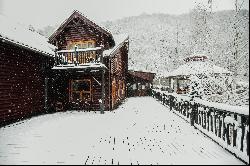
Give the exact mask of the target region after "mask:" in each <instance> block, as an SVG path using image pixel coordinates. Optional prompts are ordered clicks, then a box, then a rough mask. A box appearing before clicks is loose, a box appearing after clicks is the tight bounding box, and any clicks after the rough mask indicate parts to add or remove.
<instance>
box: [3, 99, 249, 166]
mask: <svg viewBox="0 0 250 166" xmlns="http://www.w3.org/2000/svg"><path fill="white" fill-rule="evenodd" d="M0 164H115V165H117V164H133V165H134V164H136V165H137V164H244V163H242V162H241V161H239V160H238V159H237V158H235V157H234V156H233V155H231V154H230V153H229V152H227V151H226V150H224V149H223V148H221V147H220V146H219V145H218V144H216V143H215V142H213V141H212V140H211V139H209V138H207V137H206V136H204V135H203V134H202V133H201V132H199V131H198V130H196V129H194V128H193V127H191V126H190V124H188V123H187V122H186V121H184V120H183V119H181V118H180V117H179V116H177V115H176V114H174V113H172V112H171V111H169V110H168V109H167V108H166V107H165V106H163V105H161V104H160V103H159V102H158V101H156V100H155V99H153V98H151V97H145V98H129V99H128V100H127V101H126V103H124V104H123V105H122V106H120V108H119V109H117V110H116V111H114V112H107V113H105V114H104V115H101V114H99V113H94V112H90V113H87V112H74V111H72V112H63V113H62V112H60V113H55V114H50V115H43V116H39V117H35V118H32V119H30V120H26V121H22V122H20V123H16V124H14V125H11V126H9V127H6V128H0Z"/></svg>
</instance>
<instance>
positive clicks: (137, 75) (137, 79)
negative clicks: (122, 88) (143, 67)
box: [127, 70, 155, 97]
mask: <svg viewBox="0 0 250 166" xmlns="http://www.w3.org/2000/svg"><path fill="white" fill-rule="evenodd" d="M154 78H155V73H151V72H143V71H133V70H129V72H128V79H127V80H128V96H129V97H135V96H149V95H150V93H151V87H152V85H153V80H154Z"/></svg>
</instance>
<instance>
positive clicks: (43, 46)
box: [0, 15, 56, 56]
mask: <svg viewBox="0 0 250 166" xmlns="http://www.w3.org/2000/svg"><path fill="white" fill-rule="evenodd" d="M0 24H1V26H0V38H3V39H4V40H7V41H9V42H12V43H14V44H17V45H20V46H22V47H26V48H28V49H31V50H33V51H38V52H40V53H43V54H48V55H51V56H53V55H54V50H55V48H56V47H55V46H53V45H51V44H49V43H48V39H47V38H45V37H44V36H42V35H40V34H39V33H37V32H35V31H32V30H31V29H30V28H29V27H26V26H25V25H22V24H20V23H16V22H15V21H14V20H13V19H12V18H8V17H7V16H3V15H0Z"/></svg>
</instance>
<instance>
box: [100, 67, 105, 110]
mask: <svg viewBox="0 0 250 166" xmlns="http://www.w3.org/2000/svg"><path fill="white" fill-rule="evenodd" d="M100 104H101V105H100V106H101V114H104V107H105V106H104V104H105V68H102V97H101V102H100Z"/></svg>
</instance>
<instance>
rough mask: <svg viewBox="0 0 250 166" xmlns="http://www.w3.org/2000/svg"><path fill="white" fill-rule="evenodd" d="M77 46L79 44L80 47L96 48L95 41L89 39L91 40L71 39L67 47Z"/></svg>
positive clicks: (72, 48)
mask: <svg viewBox="0 0 250 166" xmlns="http://www.w3.org/2000/svg"><path fill="white" fill-rule="evenodd" d="M75 46H77V48H78V49H85V48H94V47H95V41H94V40H89V41H75V42H73V41H70V42H68V46H67V49H68V50H74V49H75Z"/></svg>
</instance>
